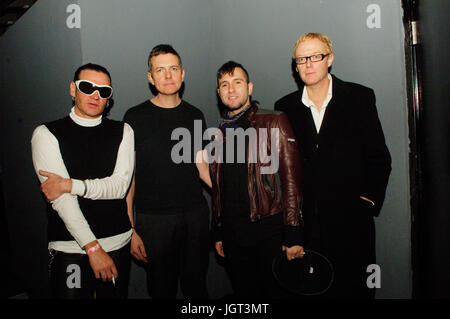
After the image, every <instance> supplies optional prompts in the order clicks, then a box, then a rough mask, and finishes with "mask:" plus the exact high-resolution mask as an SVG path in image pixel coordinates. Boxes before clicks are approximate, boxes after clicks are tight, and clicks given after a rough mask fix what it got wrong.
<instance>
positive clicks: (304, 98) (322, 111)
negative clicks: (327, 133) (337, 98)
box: [302, 73, 333, 133]
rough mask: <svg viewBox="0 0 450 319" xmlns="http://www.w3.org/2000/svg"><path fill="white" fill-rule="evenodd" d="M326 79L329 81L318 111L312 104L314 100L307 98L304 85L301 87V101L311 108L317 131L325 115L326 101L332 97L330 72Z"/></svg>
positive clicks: (328, 101)
mask: <svg viewBox="0 0 450 319" xmlns="http://www.w3.org/2000/svg"><path fill="white" fill-rule="evenodd" d="M328 80H330V83H329V85H328V93H327V97H326V98H325V101H323V104H322V107H321V108H320V111H318V110H317V108H316V106H315V105H314V102H313V101H311V100H310V99H309V96H308V91H307V90H306V86H305V87H304V88H303V95H302V102H303V104H305V105H306V106H307V107H309V108H310V110H311V113H312V117H313V120H314V124H315V126H316V130H317V133H319V132H320V127H321V126H322V121H323V117H324V115H325V110H326V108H327V106H328V103H330V101H331V98H332V97H333V78H332V77H331V75H330V73H328Z"/></svg>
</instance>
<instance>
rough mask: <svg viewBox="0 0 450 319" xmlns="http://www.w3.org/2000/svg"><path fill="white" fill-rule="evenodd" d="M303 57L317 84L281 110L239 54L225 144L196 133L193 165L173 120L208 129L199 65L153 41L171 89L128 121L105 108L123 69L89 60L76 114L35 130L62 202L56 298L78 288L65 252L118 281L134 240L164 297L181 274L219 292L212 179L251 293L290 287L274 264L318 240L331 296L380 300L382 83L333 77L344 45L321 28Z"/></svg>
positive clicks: (196, 289) (153, 60) (38, 162)
mask: <svg viewBox="0 0 450 319" xmlns="http://www.w3.org/2000/svg"><path fill="white" fill-rule="evenodd" d="M293 59H294V61H295V63H296V70H297V72H298V74H299V76H300V78H301V80H302V82H303V83H304V84H302V85H301V87H300V88H299V90H298V91H296V92H294V93H292V94H290V95H288V96H286V97H284V98H282V99H280V100H279V101H278V102H277V103H276V104H275V109H276V110H278V111H282V112H283V113H282V112H273V111H264V110H262V109H259V108H258V106H257V104H256V103H252V101H251V94H252V90H253V84H252V83H251V82H250V80H249V76H248V73H247V71H246V70H245V68H244V67H243V66H242V65H240V64H238V63H236V62H233V61H229V62H227V63H225V64H224V65H223V66H222V67H221V68H220V69H219V71H218V73H217V86H218V88H217V92H218V95H219V97H220V100H221V101H222V103H223V104H224V105H225V106H226V108H227V109H226V111H225V112H224V114H223V119H222V121H221V125H220V129H219V131H218V134H216V138H217V137H218V136H219V135H220V136H222V138H223V140H222V142H223V145H225V147H224V148H223V151H224V152H223V153H220V152H218V151H217V150H215V153H214V154H213V156H212V159H210V160H212V161H211V164H210V165H209V166H208V163H207V160H206V158H205V156H204V154H205V153H206V152H205V151H202V150H203V148H204V145H197V144H196V143H195V141H194V140H192V141H191V143H190V144H191V145H192V149H190V150H189V154H190V157H191V158H190V160H189V161H182V162H181V163H179V162H176V161H174V158H173V148H174V146H175V143H176V142H175V141H174V137H173V132H174V131H175V130H176V129H177V128H185V129H187V130H188V131H189V132H190V136H191V137H192V138H194V137H195V136H196V134H195V132H194V130H195V127H196V125H195V123H196V122H200V123H201V127H202V130H205V129H206V123H205V120H204V116H203V114H202V112H201V111H200V110H199V109H197V108H196V107H194V106H192V105H190V104H189V103H187V102H186V101H184V100H182V98H181V96H180V89H181V87H182V84H183V81H184V76H185V72H184V69H183V67H182V63H181V58H180V56H179V55H178V53H177V52H176V51H175V50H174V49H173V48H172V47H171V46H170V45H158V46H156V47H155V48H153V50H152V51H151V53H150V56H149V59H148V65H149V72H148V79H149V81H150V83H151V84H152V85H153V86H154V88H155V89H156V91H157V94H156V96H155V97H154V98H152V99H150V100H148V101H145V102H144V103H142V104H140V105H138V106H135V107H133V108H131V109H129V110H128V111H127V112H126V114H125V116H124V122H126V123H128V124H123V123H120V122H115V121H111V120H108V119H103V120H102V116H101V114H102V112H103V110H104V108H105V107H106V105H107V103H108V102H107V101H108V99H109V98H110V97H111V95H112V87H111V79H110V76H109V73H108V72H107V71H106V70H105V69H104V68H101V67H100V66H95V65H88V66H84V67H82V68H80V69H81V71H80V70H79V71H77V72H78V73H77V74H76V76H75V81H74V82H73V83H72V84H71V94H72V96H73V97H74V99H75V106H74V109H73V111H72V113H71V115H70V117H66V118H65V119H63V120H59V121H55V122H52V123H48V124H46V125H44V126H40V127H38V128H37V129H36V131H35V133H34V134H33V138H32V148H33V163H34V165H35V168H36V172H37V173H38V176H39V178H40V180H41V182H43V184H42V187H41V188H42V191H43V192H44V194H45V195H46V197H47V199H48V200H50V201H52V207H53V209H54V210H55V211H56V212H57V213H55V212H51V213H49V236H50V237H49V240H50V241H51V242H50V244H49V249H50V251H51V255H52V257H51V264H53V266H52V267H53V268H54V269H59V272H53V273H52V284H53V286H54V292H55V294H56V295H61V296H66V297H70V296H69V295H70V293H69V292H68V291H67V289H65V288H64V287H63V283H64V284H65V278H66V277H67V274H66V275H63V274H62V273H63V272H64V270H65V268H64V267H66V266H67V263H68V262H69V261H70V262H73V261H72V259H69V258H68V257H67V256H66V255H65V254H64V253H75V254H78V255H80V256H79V258H80V259H79V262H80V263H84V264H86V262H87V261H88V262H89V263H90V266H91V268H92V270H93V275H94V276H95V277H97V278H100V277H101V278H102V279H104V280H111V281H112V282H113V283H115V279H117V278H118V276H119V274H120V275H121V278H122V276H123V277H125V275H127V274H128V270H129V268H128V267H129V264H128V259H127V257H126V256H125V255H126V254H124V253H120V254H119V255H120V256H123V257H120V260H121V261H119V259H118V260H117V261H116V260H114V262H113V261H112V260H111V258H109V255H108V254H107V253H106V252H107V251H108V252H115V251H118V252H122V251H124V250H128V249H130V250H131V254H132V255H133V256H134V257H135V258H136V259H137V260H140V261H142V262H144V265H145V268H146V270H147V278H148V284H149V288H150V289H151V295H152V296H153V298H174V297H175V296H176V292H177V288H178V282H179V283H180V287H181V289H182V292H183V295H184V297H185V298H190V299H192V298H207V297H208V294H207V290H206V273H207V267H208V255H209V247H208V245H209V240H208V232H209V227H208V220H209V210H208V206H207V203H206V200H205V198H204V196H203V194H202V188H201V184H200V179H201V180H203V181H204V182H205V183H206V184H207V185H208V186H210V187H212V206H213V216H212V225H213V231H214V232H213V234H214V239H215V248H216V251H217V253H218V254H219V255H220V256H222V257H225V258H226V259H227V265H228V267H229V270H230V276H231V280H232V284H233V287H234V289H235V293H236V296H237V297H272V298H277V297H284V296H286V294H285V292H283V291H282V289H281V288H280V287H279V286H278V285H277V283H276V282H275V280H274V278H273V275H272V271H271V265H272V260H273V259H274V258H275V257H276V256H277V255H279V254H280V253H281V252H282V251H285V253H286V257H287V259H288V260H292V259H293V258H302V257H303V256H304V254H305V251H304V248H303V247H304V246H305V247H307V248H311V249H315V250H318V251H320V252H321V253H323V254H325V255H326V256H328V257H329V259H330V260H331V262H332V264H333V266H334V269H335V281H334V283H333V285H332V287H331V288H330V289H329V291H327V292H326V295H325V297H330V298H335V297H344V298H345V297H373V290H372V291H370V290H369V289H368V288H367V285H366V281H365V280H366V278H367V273H366V267H367V266H368V265H369V264H372V263H374V262H375V228H374V221H373V217H374V216H377V215H378V214H379V211H380V209H381V206H382V203H383V200H384V195H385V189H386V185H387V181H388V177H389V173H390V155H389V152H388V150H387V147H386V145H385V141H384V136H383V132H382V129H381V125H380V122H379V119H378V116H377V111H376V107H375V96H374V93H373V91H372V90H371V89H368V88H365V87H363V86H361V85H358V84H354V83H348V82H343V81H341V80H339V79H338V78H336V77H335V76H332V75H330V74H329V73H328V69H329V68H330V67H331V65H332V63H333V59H334V55H333V51H332V45H331V41H330V40H329V39H328V37H327V36H325V35H323V34H315V33H308V34H305V35H303V36H302V37H300V38H299V39H298V41H297V43H296V44H295V47H294V52H293ZM133 133H134V134H133ZM202 133H203V131H202ZM253 133H254V134H253ZM134 135H135V140H134ZM80 137H82V141H83V142H82V143H81V142H80ZM236 138H237V141H236ZM239 140H240V141H239ZM216 142H217V140H216ZM236 142H237V143H236ZM239 142H243V143H241V144H240V143H239ZM49 150H50V151H49ZM264 154H265V155H266V157H270V158H271V162H270V163H269V162H267V161H266V160H265V159H264ZM183 158H185V157H183ZM223 159H225V160H224V161H223ZM134 163H135V168H134V172H135V173H134V177H133V179H132V182H131V186H130V187H129V185H130V180H131V176H132V172H133V164H134ZM270 167H272V170H270V169H269V168H270ZM273 167H275V169H273ZM48 172H51V173H48ZM56 174H57V175H56ZM210 174H211V175H210ZM45 177H47V178H48V179H47V181H45ZM128 187H129V191H128V195H127V198H126V204H127V208H126V205H125V199H123V197H124V196H125V193H126V191H127V190H128ZM78 203H79V206H78ZM302 205H303V206H302ZM125 211H127V212H128V217H127V215H126V213H125ZM135 212H136V214H135ZM130 221H131V225H130ZM130 228H131V229H130ZM91 230H92V231H91ZM93 231H94V232H95V235H94V234H93ZM130 237H131V248H130V245H128V243H129V241H130ZM96 238H102V239H99V240H98V241H97V240H96ZM54 251H57V252H58V253H57V254H55V253H54ZM60 252H61V253H60ZM85 252H87V253H88V257H87V258H89V259H87V258H86V257H85V256H84V253H85ZM60 256H61V257H60ZM82 259H83V260H84V261H82ZM113 259H114V258H113ZM77 260H78V259H77ZM125 260H127V261H125ZM77 262H78V261H77ZM56 265H60V266H58V267H56ZM119 265H121V266H119ZM122 265H123V266H122ZM119 268H120V269H119ZM84 269H86V268H84ZM121 269H123V270H121ZM83 272H85V271H84V270H83ZM125 272H127V274H125ZM122 274H123V275H122ZM64 276H65V277H64ZM83 278H84V277H83ZM125 278H126V277H125ZM83 280H85V279H83ZM91 282H92V280H91ZM119 282H120V283H121V285H127V284H128V282H127V280H121V281H119ZM83 283H84V281H83ZM89 285H90V286H89V287H92V285H94V284H93V283H91V284H89ZM122 289H125V288H122ZM101 291H102V290H101V289H100V288H97V296H100V297H101V296H102V293H100V294H99V293H98V292H101ZM111 291H113V290H111ZM109 293H110V292H109ZM88 295H89V294H87V295H86V294H82V295H77V296H73V297H86V296H88ZM124 295H125V294H123V293H122V294H121V295H120V296H124ZM104 296H105V297H112V296H113V295H112V294H111V293H110V294H109V295H108V294H106V293H105V295H104Z"/></svg>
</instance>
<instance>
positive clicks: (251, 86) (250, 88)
mask: <svg viewBox="0 0 450 319" xmlns="http://www.w3.org/2000/svg"><path fill="white" fill-rule="evenodd" d="M252 93H253V82H248V95H252Z"/></svg>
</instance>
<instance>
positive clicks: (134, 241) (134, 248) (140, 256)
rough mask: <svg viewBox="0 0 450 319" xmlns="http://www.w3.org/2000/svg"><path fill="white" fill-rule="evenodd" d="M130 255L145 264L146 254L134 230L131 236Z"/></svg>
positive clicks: (142, 243)
mask: <svg viewBox="0 0 450 319" xmlns="http://www.w3.org/2000/svg"><path fill="white" fill-rule="evenodd" d="M130 253H131V255H132V256H133V257H134V258H136V259H137V260H139V261H143V262H145V263H146V262H147V252H146V251H145V247H144V242H143V241H142V239H141V237H140V236H139V235H138V234H137V233H136V231H135V230H134V229H133V235H131V247H130Z"/></svg>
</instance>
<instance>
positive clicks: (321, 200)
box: [275, 33, 391, 298]
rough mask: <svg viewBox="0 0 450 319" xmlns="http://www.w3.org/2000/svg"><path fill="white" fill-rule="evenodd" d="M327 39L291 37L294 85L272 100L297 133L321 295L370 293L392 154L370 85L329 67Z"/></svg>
mask: <svg viewBox="0 0 450 319" xmlns="http://www.w3.org/2000/svg"><path fill="white" fill-rule="evenodd" d="M333 60H334V54H333V48H332V44H331V41H330V39H329V38H328V37H327V36H326V35H324V34H320V33H306V34H304V35H302V36H301V37H300V38H299V39H298V40H297V42H296V43H295V46H294V50H293V63H295V67H296V71H297V73H298V74H299V76H300V79H301V82H302V83H301V84H300V85H299V90H298V91H296V92H294V93H291V94H289V95H287V96H285V97H283V98H282V99H280V100H279V101H277V102H276V103H275V109H276V110H280V111H283V112H285V113H286V114H287V116H288V118H289V120H290V122H291V124H292V127H293V129H294V133H295V135H296V137H297V139H298V141H299V143H298V145H299V149H300V154H301V161H302V164H303V168H304V169H303V172H304V185H303V196H304V206H303V212H304V218H305V231H306V243H305V246H306V248H312V249H315V250H318V251H319V252H322V253H323V254H324V255H325V256H327V257H328V258H329V259H330V260H331V262H332V264H333V266H334V270H335V279H334V283H333V285H332V286H331V288H330V289H329V290H328V291H327V292H326V293H325V297H328V298H373V297H374V293H375V292H374V289H369V288H368V287H367V285H366V280H367V277H368V275H369V274H368V273H367V272H366V270H367V267H368V266H369V265H370V264H374V263H375V225H374V217H375V216H378V214H379V213H380V209H381V206H382V204H383V201H384V197H385V191H386V186H387V183H388V179H389V174H390V171H391V157H390V154H389V151H388V149H387V147H386V144H385V140H384V135H383V130H382V127H381V123H380V120H379V119H378V114H377V108H376V106H375V95H374V92H373V90H372V89H369V88H367V87H364V86H362V85H359V84H355V83H350V82H344V81H342V80H340V79H338V78H337V77H336V76H334V75H330V74H329V68H330V67H331V65H332V64H333Z"/></svg>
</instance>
